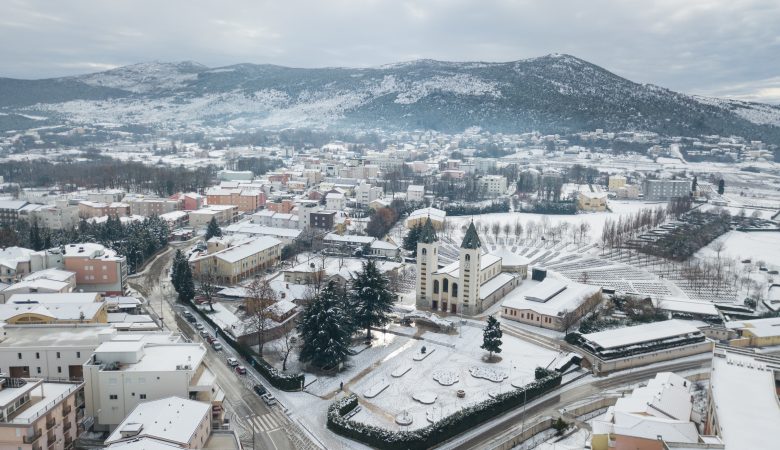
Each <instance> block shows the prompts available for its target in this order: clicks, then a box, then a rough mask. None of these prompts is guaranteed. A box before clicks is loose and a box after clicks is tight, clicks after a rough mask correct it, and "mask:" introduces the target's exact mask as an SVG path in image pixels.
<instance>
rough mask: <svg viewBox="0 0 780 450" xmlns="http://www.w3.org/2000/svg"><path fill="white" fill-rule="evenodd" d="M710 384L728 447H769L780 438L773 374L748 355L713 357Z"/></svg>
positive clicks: (777, 403) (778, 413) (726, 354)
mask: <svg viewBox="0 0 780 450" xmlns="http://www.w3.org/2000/svg"><path fill="white" fill-rule="evenodd" d="M710 387H711V389H712V397H713V401H714V402H715V405H716V412H717V415H718V423H719V425H720V431H721V438H722V439H723V442H724V443H725V444H726V448H727V449H742V448H745V449H747V448H770V447H773V445H771V444H769V443H770V442H780V427H778V426H777V425H778V424H780V402H778V399H777V392H776V390H775V375H774V372H773V371H772V370H769V369H766V368H765V365H764V364H763V363H761V362H759V361H756V360H755V359H753V358H751V357H750V356H747V355H739V354H735V353H729V352H728V351H726V352H725V357H719V356H718V355H717V354H716V356H715V357H713V358H712V371H711V372H710Z"/></svg>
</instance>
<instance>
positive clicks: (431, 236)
mask: <svg viewBox="0 0 780 450" xmlns="http://www.w3.org/2000/svg"><path fill="white" fill-rule="evenodd" d="M436 241H437V238H436V230H434V229H433V223H431V218H430V217H428V218H427V219H425V224H423V227H422V230H420V236H419V237H418V238H417V242H420V243H422V244H432V243H434V242H436Z"/></svg>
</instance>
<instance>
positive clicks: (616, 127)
mask: <svg viewBox="0 0 780 450" xmlns="http://www.w3.org/2000/svg"><path fill="white" fill-rule="evenodd" d="M0 112H3V113H5V114H34V115H40V116H44V117H47V118H49V120H50V121H52V122H64V123H68V124H88V123H90V122H110V123H117V124H142V125H150V126H154V127H157V128H163V129H168V128H175V127H182V126H190V127H199V126H209V127H225V128H228V129H235V130H241V129H279V128H286V127H309V128H323V129H329V128H332V129H386V130H402V129H436V130H440V131H448V132H450V131H461V130H463V129H465V128H468V127H472V126H479V127H481V128H483V129H487V130H491V131H501V132H524V131H532V130H536V131H541V132H560V133H564V132H571V131H585V130H592V129H595V128H602V129H605V130H610V131H628V130H635V131H638V130H641V131H655V132H658V133H660V134H665V135H681V136H697V135H701V134H723V135H738V136H743V137H746V138H750V139H760V140H764V141H766V142H770V143H776V144H780V108H778V107H775V106H772V105H766V104H761V103H750V102H743V101H737V100H727V99H712V98H707V97H698V96H692V95H687V94H682V93H678V92H675V91H672V90H669V89H666V88H663V87H660V86H656V85H653V84H640V83H636V82H633V81H631V80H628V79H626V78H623V77H620V76H618V75H616V74H614V73H612V72H610V71H609V70H607V69H604V68H602V67H600V66H597V65H595V64H592V63H590V62H588V61H585V60H582V59H579V58H577V57H575V56H572V55H567V54H550V55H545V56H540V57H535V58H529V59H523V60H517V61H509V62H479V61H464V62H452V61H437V60H431V59H421V60H412V61H404V62H399V63H393V64H385V65H381V66H376V67H364V68H349V67H330V68H294V67H286V66H279V65H272V64H252V63H241V64H233V65H229V66H222V67H213V68H212V67H207V66H204V65H202V64H199V63H197V62H194V61H179V62H150V63H139V64H133V65H129V66H123V67H118V68H115V69H111V70H108V71H103V72H95V73H91V74H85V75H77V76H71V77H61V78H50V79H42V80H17V79H9V78H0ZM0 122H2V116H0ZM0 125H2V123H0Z"/></svg>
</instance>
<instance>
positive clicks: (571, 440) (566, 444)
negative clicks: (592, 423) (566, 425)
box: [534, 429, 590, 450]
mask: <svg viewBox="0 0 780 450" xmlns="http://www.w3.org/2000/svg"><path fill="white" fill-rule="evenodd" d="M589 437H590V433H589V432H588V430H584V429H578V430H577V431H574V432H572V433H570V434H567V435H565V437H561V436H553V437H552V438H550V439H548V440H546V441H544V442H542V443H541V444H540V445H538V446H536V447H535V449H534V450H581V449H583V448H585V443H586V442H587V441H588V438H589Z"/></svg>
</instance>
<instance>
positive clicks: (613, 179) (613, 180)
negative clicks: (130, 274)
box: [607, 175, 627, 192]
mask: <svg viewBox="0 0 780 450" xmlns="http://www.w3.org/2000/svg"><path fill="white" fill-rule="evenodd" d="M626 181H627V180H626V177H624V176H622V175H610V177H609V182H608V185H607V186H608V188H609V192H617V190H618V189H620V188H622V187H623V186H625V185H626Z"/></svg>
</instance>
